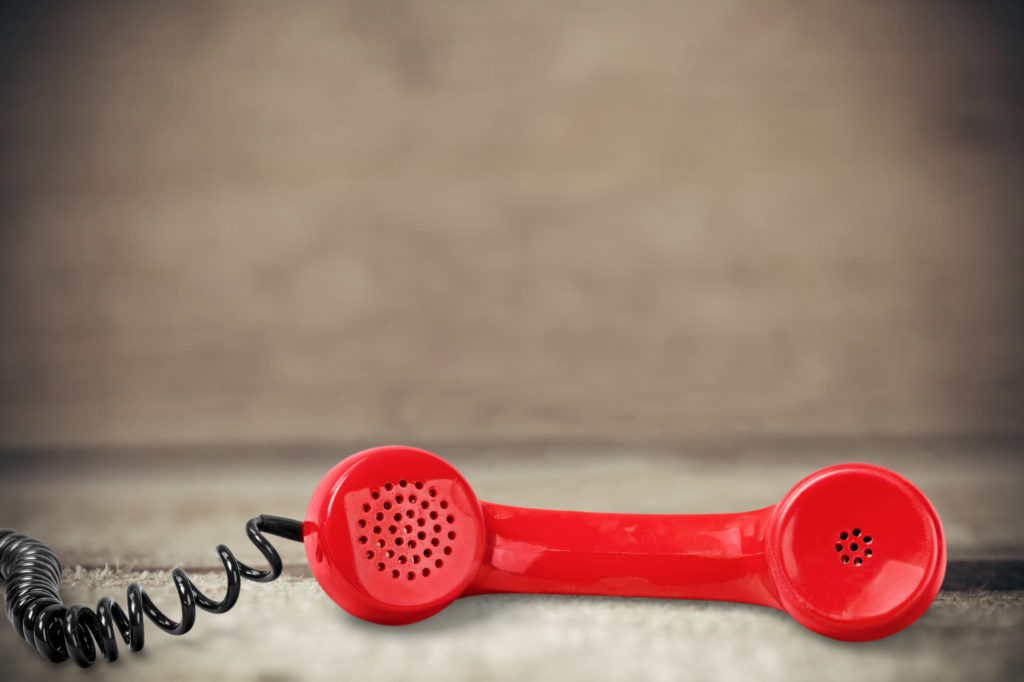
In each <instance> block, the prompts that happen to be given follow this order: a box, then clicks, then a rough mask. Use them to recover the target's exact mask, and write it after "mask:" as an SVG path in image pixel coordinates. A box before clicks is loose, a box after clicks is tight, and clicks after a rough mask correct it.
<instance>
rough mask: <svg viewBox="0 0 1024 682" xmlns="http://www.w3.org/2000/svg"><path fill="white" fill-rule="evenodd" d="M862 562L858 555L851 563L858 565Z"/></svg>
mask: <svg viewBox="0 0 1024 682" xmlns="http://www.w3.org/2000/svg"><path fill="white" fill-rule="evenodd" d="M862 563H864V560H863V559H861V558H860V557H857V558H856V559H854V560H853V565H854V566H860V565H861V564H862Z"/></svg>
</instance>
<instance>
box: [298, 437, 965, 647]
mask: <svg viewBox="0 0 1024 682" xmlns="http://www.w3.org/2000/svg"><path fill="white" fill-rule="evenodd" d="M303 536H304V543H305V547H306V554H307V556H308V558H309V563H310V566H311V567H312V569H313V574H314V576H316V579H317V581H318V582H319V583H320V585H321V586H322V587H323V589H324V591H326V592H327V594H328V595H329V596H330V597H331V598H332V599H333V600H334V601H335V602H337V603H338V604H339V605H340V606H341V607H342V608H344V609H345V610H346V611H348V612H349V613H352V614H353V615H355V616H358V617H359V618H363V619H365V620H370V621H373V622H377V623H386V624H392V625H400V624H405V623H412V622H415V621H418V620H421V619H423V618H426V617H428V616H431V615H433V614H434V613H437V612H438V611H440V610H441V609H443V608H444V607H445V606H447V605H448V604H449V603H451V602H452V601H453V600H455V599H457V598H459V597H462V596H469V595H474V594H482V593H490V592H541V593H564V594H600V595H620V596H637V597H672V598H684V599H715V600H726V601H739V602H747V603H752V604H761V605H764V606H770V607H773V608H777V609H781V610H783V611H786V612H788V613H789V614H790V615H792V616H793V617H794V618H795V619H796V620H797V621H799V622H800V623H802V624H803V625H805V626H806V627H808V628H810V629H811V630H814V631H815V632H818V633H820V634H823V635H826V636H828V637H833V638H836V639H842V640H851V641H863V640H871V639H878V638H880V637H886V636H888V635H891V634H893V633H894V632H897V631H899V630H901V629H903V628H905V627H906V626H908V625H910V624H911V623H913V622H914V621H915V620H917V618H918V617H920V616H921V614H923V613H924V612H925V610H927V608H928V606H929V605H930V604H931V603H932V601H933V600H934V599H935V595H936V594H937V593H938V590H939V587H940V585H941V584H942V578H943V576H944V574H945V568H946V545H945V540H944V538H943V532H942V525H941V523H940V521H939V517H938V515H937V514H936V513H935V510H934V509H933V508H932V505H931V504H930V503H929V502H928V500H927V498H925V496H924V495H923V494H922V493H921V491H919V490H918V489H917V488H916V487H914V485H913V484H911V483H910V482H909V481H907V480H906V479H905V478H903V477H902V476H900V475H898V474H896V473H894V472H892V471H889V470H888V469H884V468H882V467H879V466H875V465H871V464H840V465H836V466H831V467H828V468H826V469H822V470H820V471H818V472H815V473H813V474H811V475H810V476H808V477H807V478H805V479H804V480H802V481H800V482H799V483H798V484H797V485H796V486H795V487H794V488H793V489H792V490H790V491H789V493H787V494H786V496H785V497H784V498H783V499H782V501H781V502H779V503H778V504H775V505H773V506H771V507H766V508H764V509H758V510H755V511H749V512H742V513H737V514H699V515H660V514H599V513H589V512H568V511H552V510H544V509H526V508H520V507H509V506H505V505H499V504H492V503H489V502H483V501H480V500H478V499H477V498H476V495H474V493H473V490H472V488H470V486H469V484H468V483H467V482H466V480H465V479H464V478H463V477H462V476H461V475H460V474H459V472H458V471H456V470H455V469H454V468H453V467H452V466H451V465H450V464H448V463H447V462H445V461H444V460H442V459H440V458H439V457H437V456H435V455H432V454H430V453H429V452H426V451H424V450H418V449H415V448H410V447H402V446H387V447H379V448H372V449H370V450H365V451H363V452H360V453H357V454H355V455H352V456H351V457H348V458H347V459H345V460H343V461H342V462H340V463H339V464H337V465H336V466H335V467H334V468H333V469H331V471H330V472H328V474H327V475H326V476H325V477H324V479H323V480H322V481H321V482H320V484H319V485H318V486H317V488H316V490H315V492H314V493H313V498H312V500H311V501H310V504H309V508H308V511H307V514H306V521H305V523H304V527H303Z"/></svg>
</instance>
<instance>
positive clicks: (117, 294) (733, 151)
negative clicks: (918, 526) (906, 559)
mask: <svg viewBox="0 0 1024 682" xmlns="http://www.w3.org/2000/svg"><path fill="white" fill-rule="evenodd" d="M0 19H2V21H0V526H10V527H12V528H17V529H18V530H20V531H22V532H25V533H27V534H30V535H33V536H36V537H39V538H41V539H43V540H45V541H46V542H48V543H49V544H51V546H53V547H54V548H55V549H56V550H57V551H58V553H59V555H60V556H61V559H62V561H63V562H64V564H65V574H64V583H63V590H64V595H65V599H66V600H68V601H69V602H72V601H77V600H84V601H89V602H90V603H93V604H94V603H95V601H96V599H98V598H99V596H101V595H103V594H111V595H114V596H117V597H122V598H123V594H124V588H125V586H126V585H127V584H128V583H129V582H131V581H133V580H140V581H142V582H143V583H144V585H145V586H146V588H147V589H148V590H150V591H151V592H152V593H153V594H154V597H155V599H156V600H157V603H158V604H160V605H161V606H162V607H163V608H166V609H167V610H168V613H170V614H172V615H176V613H177V612H176V608H177V607H176V606H173V607H172V605H173V604H174V600H173V591H172V588H171V587H170V579H169V577H168V575H167V572H168V571H169V569H170V568H171V567H173V566H176V565H184V566H186V567H188V568H189V571H190V574H191V575H193V576H194V577H195V579H196V580H197V582H198V583H199V584H200V585H201V586H202V589H204V590H209V592H208V593H209V594H211V595H219V594H221V592H220V590H221V589H222V587H221V586H222V585H223V581H224V576H223V570H222V569H221V568H220V565H219V562H218V559H217V557H216V555H215V554H214V552H213V551H211V550H212V548H213V547H214V546H215V544H216V543H218V542H221V541H226V542H228V543H229V545H230V546H231V547H232V548H233V549H234V550H236V551H237V552H238V553H239V557H240V558H241V559H242V560H243V561H247V562H250V563H252V564H254V565H260V566H262V565H263V564H262V562H261V561H259V560H258V555H257V554H256V551H255V549H253V548H252V547H251V546H248V545H247V543H246V542H245V540H244V536H243V535H242V532H241V531H242V524H243V523H244V521H245V519H248V518H250V517H252V516H254V515H256V514H259V513H261V512H266V513H272V514H281V515H286V516H293V517H299V518H301V517H302V516H303V514H304V511H305V506H306V504H307V500H308V497H309V494H310V493H311V491H312V489H313V487H314V486H315V484H316V482H317V481H318V480H319V479H320V477H321V476H322V475H323V472H324V471H326V470H327V468H328V467H330V466H331V465H333V464H334V463H335V462H336V461H337V460H339V459H340V458H341V457H343V456H345V455H347V454H348V453H350V452H352V451H353V450H355V449H356V448H359V447H363V446H367V445H374V444H384V443H406V444H410V445H419V446H422V447H428V448H430V449H433V450H435V451H436V452H438V454H441V455H442V456H444V457H446V458H448V459H450V460H451V461H452V462H453V463H454V464H455V465H456V466H457V467H458V468H459V469H460V470H461V471H463V472H464V473H465V474H466V476H467V478H468V480H470V481H471V482H472V484H473V486H474V490H475V491H476V492H477V494H478V495H479V497H480V498H482V499H487V500H492V501H495V502H502V503H506V504H523V505H530V506H539V507H553V508H562V509H583V510H603V511H610V512H616V511H621V512H662V513H684V512H692V513H701V512H725V511H738V510H741V509H752V508H757V507H761V506H767V505H770V504H772V503H774V502H776V501H777V500H778V499H779V498H780V497H781V496H782V494H783V493H784V492H785V491H786V490H787V489H788V488H789V487H790V486H791V485H793V484H794V483H795V482H796V481H797V480H799V479H800V478H801V477H803V476H805V475H806V474H808V473H810V472H811V471H813V470H814V469H816V468H818V467H823V466H826V465H828V464H833V463H836V462H840V461H850V460H855V461H870V462H875V463H878V464H882V465H884V466H888V467H891V468H894V469H896V470H898V471H900V472H901V473H903V474H904V475H906V476H908V477H909V478H910V479H911V480H913V481H914V482H915V483H916V484H917V485H918V486H920V487H921V489H922V490H923V491H924V492H925V493H926V494H927V495H928V497H929V498H930V499H931V500H932V501H933V502H934V504H935V507H936V509H937V510H938V511H939V514H940V515H941V517H942V519H943V525H944V528H945V532H946V538H947V542H948V551H949V558H950V562H949V565H948V570H947V574H946V581H945V583H944V585H943V589H942V591H941V592H940V594H939V597H938V598H937V600H936V602H935V603H934V604H933V606H932V607H931V609H930V610H929V611H928V613H926V614H925V616H924V617H922V618H921V619H920V621H918V622H917V623H915V624H914V625H913V626H911V627H910V628H908V629H907V630H904V631H903V632H901V633H899V634H897V635H894V636H893V637H890V638H887V639H885V640H882V641H879V642H873V643H868V644H862V645H849V644H840V643H837V642H833V641H831V640H825V639H823V638H821V637H818V636H817V635H813V634H811V633H809V632H808V631H806V630H805V629H803V628H802V627H800V626H799V625H797V624H796V623H795V622H794V621H792V619H790V618H789V617H788V616H786V615H784V614H781V613H777V612H772V611H769V610H768V609H763V608H757V607H748V606H742V605H735V604H707V603H699V602H686V601H671V600H644V599H610V598H599V597H588V598H580V597H545V596H536V595H534V596H529V595H515V596H507V595H494V596H484V597H474V598H472V599H465V600H458V601H457V602H456V603H455V604H453V605H452V606H451V607H449V608H448V609H446V610H445V611H444V612H443V613H441V614H439V615H438V616H436V617H435V618H432V619H430V620H428V621H425V622H423V623H421V624H418V625H415V626H410V627H408V628H383V627H378V626H373V625H369V624H366V623H363V622H361V621H356V620H355V619H353V618H351V617H348V616H346V615H345V614H343V613H342V612H341V611H340V610H339V609H337V608H336V607H335V606H334V605H333V603H331V602H330V601H329V600H328V599H327V598H326V597H324V595H323V594H322V593H321V592H320V590H319V588H318V587H317V585H316V583H315V581H314V580H313V578H312V577H311V574H310V572H309V570H308V567H307V565H306V562H305V559H304V554H303V550H302V547H301V546H299V545H296V544H294V543H286V544H285V546H283V547H282V551H283V556H284V559H285V565H286V567H287V571H288V574H287V575H286V576H285V578H284V579H283V580H282V581H279V582H276V583H274V584H272V585H269V586H265V585H251V584H247V585H246V587H245V589H244V591H243V597H242V600H241V601H240V602H239V604H238V606H237V607H236V609H235V610H233V611H232V612H231V613H228V614H225V615H223V616H209V615H208V614H202V615H200V617H199V619H198V622H197V625H196V629H195V631H194V632H193V633H190V634H189V635H188V636H187V637H185V638H183V639H180V640H179V639H175V638H168V637H164V636H162V635H161V634H160V633H158V632H156V631H155V628H151V629H152V630H153V632H152V634H151V635H150V636H149V637H147V643H146V650H145V651H144V652H143V654H142V655H141V656H125V657H124V658H126V659H129V660H122V661H119V662H118V663H116V664H114V665H109V666H101V667H100V669H99V670H95V671H94V672H95V674H96V677H94V679H96V680H108V681H111V682H120V681H122V680H124V681H127V680H136V679H139V677H140V676H143V675H150V676H154V675H155V676H156V677H158V678H160V679H183V680H189V681H191V682H195V681H196V680H202V679H211V678H214V679H218V680H250V679H257V680H262V681H264V682H273V681H275V680H281V679H296V678H299V679H323V680H332V681H334V680H339V679H352V680H357V679H358V680H366V679H396V680H397V679H408V675H409V673H410V670H411V667H410V665H409V664H410V662H413V663H414V664H415V675H416V677H417V679H422V680H445V681H446V682H457V681H465V682H479V680H482V679H486V680H492V679H497V680H509V681H510V682H511V681H513V680H514V681H515V682H519V681H520V680H524V679H543V678H552V677H557V678H558V679H559V681H560V682H572V681H577V680H578V681H579V682H584V681H586V682H592V680H595V679H609V678H618V679H645V680H676V679H679V678H681V677H695V678H698V679H725V680H730V679H755V678H756V679H759V680H765V681H768V680H780V681H782V680H785V682H793V681H794V680H808V681H813V682H819V681H820V680H822V679H825V678H826V677H831V678H837V679H850V680H861V679H866V678H870V679H872V680H877V681H879V682H881V681H883V680H893V681H894V682H903V681H905V680H916V679H971V680H972V681H974V682H978V681H980V680H987V679H993V680H999V679H1014V680H1015V679H1017V678H1019V671H1020V670H1021V668H1022V666H1024V650H1022V648H1021V647H1020V633H1021V632H1022V631H1024V525H1022V524H1021V523H1020V519H1021V518H1024V495H1022V493H1021V491H1022V490H1024V456H1022V455H1024V419H1022V417H1024V191H1022V188H1024V125H1022V124H1024V113H1022V112H1024V48H1022V47H1021V45H1024V9H1022V8H1021V5H1020V3H1013V2H1003V3H988V2H966V1H964V2H923V1H921V2H907V3H893V2H881V1H878V0H871V1H858V2H822V3H803V2H779V1H775V2H768V3H763V2H758V3H752V2H704V3H700V2H689V1H680V0H665V1H653V0H651V1H648V0H644V1H639V2H622V1H614V2H535V1H532V0H530V1H523V2H455V1H453V0H444V1H439V2H430V1H427V2H423V1H420V2H389V1H381V0H376V1H373V2H357V1H355V0H352V1H346V2H340V3H309V2H265V1H251V0H249V1H237V2H209V3H203V2H176V3H159V4H158V3H140V2H88V3H56V2H31V1H28V0H25V1H24V2H14V3H11V2H0ZM0 678H2V679H24V680H46V681H47V682H52V680H54V679H56V680H62V679H66V680H69V681H70V680H80V679H81V677H80V676H79V674H78V671H77V670H75V669H74V668H73V667H71V666H69V665H65V666H64V667H62V668H55V667H53V666H51V665H50V664H49V663H46V662H45V661H43V660H42V659H40V658H39V657H37V656H34V655H33V654H32V652H31V650H29V649H28V647H27V646H26V645H25V644H24V643H23V642H21V641H19V640H18V638H17V637H16V636H15V633H13V632H12V631H10V630H9V629H7V628H6V627H0Z"/></svg>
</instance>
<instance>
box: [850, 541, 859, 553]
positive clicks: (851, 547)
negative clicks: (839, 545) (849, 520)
mask: <svg viewBox="0 0 1024 682" xmlns="http://www.w3.org/2000/svg"><path fill="white" fill-rule="evenodd" d="M857 547H858V545H857V543H856V542H854V543H851V544H850V551H851V552H856V551H857Z"/></svg>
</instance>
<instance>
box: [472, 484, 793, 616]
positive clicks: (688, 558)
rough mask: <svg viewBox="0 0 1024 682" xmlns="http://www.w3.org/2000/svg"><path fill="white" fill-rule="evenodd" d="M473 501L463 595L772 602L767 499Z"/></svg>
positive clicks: (773, 593)
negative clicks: (478, 526)
mask: <svg viewBox="0 0 1024 682" xmlns="http://www.w3.org/2000/svg"><path fill="white" fill-rule="evenodd" d="M480 504H481V507H482V509H483V514H484V525H485V527H486V548H485V550H484V560H483V564H482V565H481V568H480V570H479V571H478V573H477V575H476V577H475V578H474V580H473V581H472V583H471V584H470V586H469V587H468V588H467V590H466V594H467V595H469V594H483V593H491V592H533V593H548V594H598V595H615V596H630V597H670V598H683V599H712V600H725V601H736V602H746V603H751V604H762V605H764V606H771V607H775V608H779V603H778V600H777V598H776V596H775V590H774V587H773V585H772V582H771V576H770V573H769V569H768V563H767V560H766V557H765V531H766V527H767V525H768V522H769V520H770V518H771V515H772V511H773V510H774V506H772V507H766V508H764V509H758V510H755V511H749V512H742V513H738V514H679V515H669V514H604V513H593V512H571V511H555V510H549V509H529V508H525V507H510V506H506V505H502V504H494V503H491V502H483V501H481V503H480Z"/></svg>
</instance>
